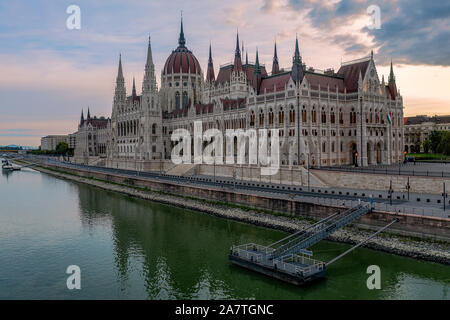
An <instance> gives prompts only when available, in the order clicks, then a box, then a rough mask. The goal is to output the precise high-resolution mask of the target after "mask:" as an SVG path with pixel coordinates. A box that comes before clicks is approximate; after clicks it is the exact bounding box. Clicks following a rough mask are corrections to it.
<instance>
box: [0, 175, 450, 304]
mask: <svg viewBox="0 0 450 320" xmlns="http://www.w3.org/2000/svg"><path fill="white" fill-rule="evenodd" d="M285 235H286V234H285V233H283V232H279V231H274V230H269V229H266V228H261V227H256V226H253V225H248V224H244V223H239V222H235V221H228V220H225V219H220V218H216V217H213V216H209V215H207V214H203V213H199V212H195V211H190V210H184V209H179V208H176V207H171V206H166V205H161V204H158V203H151V202H148V201H144V200H139V199H134V198H131V197H128V196H125V195H121V194H117V193H113V192H108V191H104V190H101V189H98V188H94V187H91V186H88V185H83V184H78V183H73V182H69V181H64V180H60V179H57V178H54V177H52V176H49V175H46V174H42V173H40V172H37V171H34V170H32V169H23V170H22V171H18V172H12V173H8V174H7V173H5V172H2V174H1V175H0V299H447V300H448V299H450V290H449V283H450V267H448V266H444V265H439V264H435V263H429V262H423V261H418V260H414V259H411V258H405V257H399V256H394V255H390V254H386V253H382V252H377V251H373V250H369V249H365V248H358V249H357V250H355V251H353V252H352V253H351V254H349V255H347V256H346V257H344V258H343V259H341V260H340V261H338V262H336V263H335V264H333V265H331V266H330V267H329V274H328V276H327V277H326V278H325V279H323V280H320V281H318V282H316V283H313V284H312V285H309V286H307V287H302V288H299V287H295V286H292V285H289V284H285V283H283V282H280V281H277V280H274V279H271V278H267V277H265V276H263V275H259V274H256V273H253V272H251V271H247V270H245V269H242V268H239V267H236V266H233V265H231V264H230V262H229V260H228V256H227V255H228V252H229V248H230V246H232V245H233V244H242V243H247V242H255V243H261V244H268V243H270V242H273V241H275V240H278V239H280V238H282V237H283V236H285ZM349 247H350V246H349V245H347V244H340V243H332V242H327V241H322V242H320V243H319V244H317V245H315V246H314V247H313V248H312V250H313V252H314V258H316V259H319V260H323V261H328V260H330V259H331V258H333V257H334V256H336V255H338V254H339V253H341V252H343V251H345V250H346V249H348V248H349ZM69 265H77V266H79V267H80V269H81V290H69V289H67V286H66V279H67V277H68V275H67V274H66V268H67V267H68V266H69ZM370 265H378V266H379V267H380V269H381V290H369V289H368V288H367V285H366V280H367V278H368V277H369V275H368V274H367V273H366V269H367V267H368V266H370Z"/></svg>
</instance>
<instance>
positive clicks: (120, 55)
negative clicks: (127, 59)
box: [117, 54, 123, 80]
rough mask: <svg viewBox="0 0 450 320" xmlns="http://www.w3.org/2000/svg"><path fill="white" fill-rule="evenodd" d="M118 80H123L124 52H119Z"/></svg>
mask: <svg viewBox="0 0 450 320" xmlns="http://www.w3.org/2000/svg"><path fill="white" fill-rule="evenodd" d="M117 80H123V72H122V54H119V70H118V71H117Z"/></svg>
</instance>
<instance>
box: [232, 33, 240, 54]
mask: <svg viewBox="0 0 450 320" xmlns="http://www.w3.org/2000/svg"><path fill="white" fill-rule="evenodd" d="M234 56H235V57H239V58H240V57H241V50H240V49H239V32H236V50H235V53H234Z"/></svg>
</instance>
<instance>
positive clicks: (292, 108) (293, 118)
mask: <svg viewBox="0 0 450 320" xmlns="http://www.w3.org/2000/svg"><path fill="white" fill-rule="evenodd" d="M289 122H290V123H294V122H295V110H294V107H291V110H290V111H289Z"/></svg>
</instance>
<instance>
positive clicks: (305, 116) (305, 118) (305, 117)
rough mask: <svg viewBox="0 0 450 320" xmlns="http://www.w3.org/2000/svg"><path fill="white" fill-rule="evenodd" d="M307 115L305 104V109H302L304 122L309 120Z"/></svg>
mask: <svg viewBox="0 0 450 320" xmlns="http://www.w3.org/2000/svg"><path fill="white" fill-rule="evenodd" d="M307 120H308V119H307V115H306V110H305V106H303V110H302V122H303V123H305V122H306V121H307Z"/></svg>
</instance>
